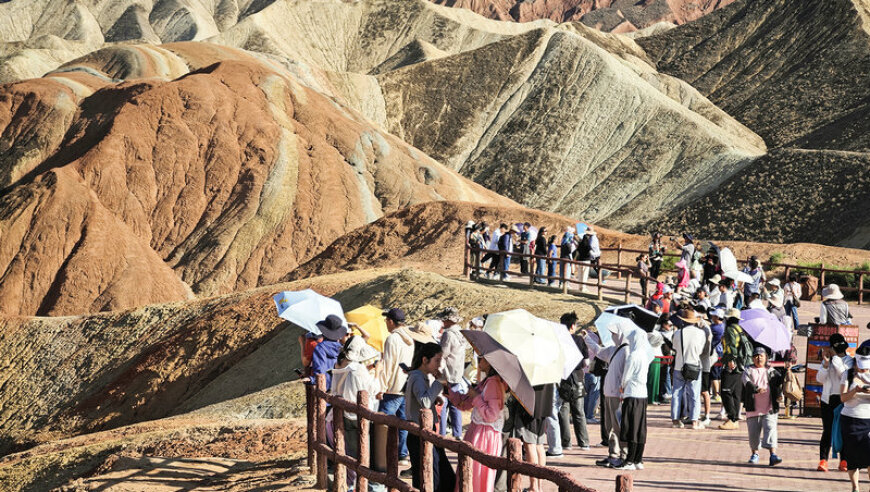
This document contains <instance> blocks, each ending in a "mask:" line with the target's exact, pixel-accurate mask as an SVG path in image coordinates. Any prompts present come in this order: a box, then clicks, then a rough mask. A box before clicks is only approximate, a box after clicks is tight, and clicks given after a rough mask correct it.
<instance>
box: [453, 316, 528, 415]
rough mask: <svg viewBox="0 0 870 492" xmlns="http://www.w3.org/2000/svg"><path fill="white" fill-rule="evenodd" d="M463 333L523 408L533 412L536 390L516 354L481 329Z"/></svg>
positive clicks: (463, 331) (462, 331)
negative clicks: (496, 372)
mask: <svg viewBox="0 0 870 492" xmlns="http://www.w3.org/2000/svg"><path fill="white" fill-rule="evenodd" d="M461 333H462V334H463V335H464V336H465V338H466V339H467V340H468V343H470V344H471V346H472V347H473V348H474V351H475V352H477V355H479V356H481V357H484V358H486V360H487V362H489V363H490V365H491V366H492V367H493V368H495V370H496V371H498V375H499V376H500V377H501V378H502V380H504V382H505V383H506V384H507V385H508V388H510V390H511V393H513V395H514V397H516V399H517V401H519V402H520V404H521V405H522V406H523V408H525V409H526V411H527V412H529V413H532V412H533V411H534V409H535V390H534V388H533V387H532V384H531V383H530V382H529V378H528V377H527V376H526V373H525V372H524V371H523V366H522V365H521V364H520V360H519V358H518V357H517V356H516V354H514V353H513V352H511V351H510V350H508V349H507V348H505V347H504V345H502V344H500V343H498V342H497V341H495V339H494V338H493V337H492V335H490V334H489V333H486V332H483V331H480V330H461Z"/></svg>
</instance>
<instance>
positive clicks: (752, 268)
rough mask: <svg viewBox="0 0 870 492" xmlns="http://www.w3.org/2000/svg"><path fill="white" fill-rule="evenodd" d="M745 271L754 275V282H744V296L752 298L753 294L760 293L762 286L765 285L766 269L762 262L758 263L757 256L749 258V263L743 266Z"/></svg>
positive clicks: (751, 275)
mask: <svg viewBox="0 0 870 492" xmlns="http://www.w3.org/2000/svg"><path fill="white" fill-rule="evenodd" d="M743 273H745V274H747V275H749V276H750V277H752V282H746V283H744V284H743V297H745V298H746V299H750V298H751V297H752V294H759V295H760V294H761V286H762V285H764V281H765V280H766V277H765V275H764V269H762V268H761V264H760V263H758V257H757V256H752V257H750V258H749V261H748V262H747V265H746V266H745V267H744V268H743Z"/></svg>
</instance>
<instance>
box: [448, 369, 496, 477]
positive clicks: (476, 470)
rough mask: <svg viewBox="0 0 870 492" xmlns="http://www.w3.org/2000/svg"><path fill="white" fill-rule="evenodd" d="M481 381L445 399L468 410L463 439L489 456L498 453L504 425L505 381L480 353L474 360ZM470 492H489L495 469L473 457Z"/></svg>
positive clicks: (452, 392)
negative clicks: (480, 375)
mask: <svg viewBox="0 0 870 492" xmlns="http://www.w3.org/2000/svg"><path fill="white" fill-rule="evenodd" d="M478 364H479V365H478V367H479V369H480V371H481V373H482V374H485V376H484V379H483V381H481V382H480V384H478V385H477V387H478V388H480V391H479V392H478V390H476V389H475V388H470V389H469V390H468V393H466V394H464V395H463V394H460V393H457V392H456V391H454V390H453V389H452V388H451V390H450V395H449V399H450V401H452V402H453V404H454V405H456V407H457V408H459V409H462V410H471V424H470V425H469V426H468V430H467V431H466V432H465V440H466V441H468V442H469V443H471V445H472V446H474V447H475V448H477V449H479V450H481V451H483V452H485V453H487V454H491V455H493V456H499V455H500V454H501V445H502V442H501V431H502V427H503V426H504V419H503V418H502V415H501V413H502V409H503V408H504V395H505V392H506V391H507V385H506V384H505V382H504V381H503V380H502V379H501V377H499V376H498V374H497V373H496V372H495V369H493V367H492V366H491V365H489V362H487V360H486V359H485V358H483V357H481V358H480V360H479V362H478ZM471 476H472V482H473V484H474V485H473V490H474V492H491V491H492V490H493V487H494V484H495V470H493V469H491V468H487V467H485V466H483V465H481V464H480V463H478V462H476V461H474V462H472V463H471Z"/></svg>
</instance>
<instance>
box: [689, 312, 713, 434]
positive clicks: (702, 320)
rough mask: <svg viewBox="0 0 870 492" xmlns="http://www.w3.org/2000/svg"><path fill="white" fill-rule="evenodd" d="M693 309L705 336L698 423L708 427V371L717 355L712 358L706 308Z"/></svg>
mask: <svg viewBox="0 0 870 492" xmlns="http://www.w3.org/2000/svg"><path fill="white" fill-rule="evenodd" d="M694 311H695V315H696V316H697V317H698V319H699V321H698V324H697V326H698V327H699V328H701V329H702V330H704V337H705V338H706V343H705V345H704V351H703V352H702V353H701V407H702V412H703V413H702V414H701V420H700V424H701V425H703V426H704V427H709V426H710V423H711V422H710V389H711V387H712V386H711V376H710V372H711V371H712V370H713V364H715V363H716V359H718V357H716V358H714V354H715V346H714V345H713V330H712V329H711V328H710V322H709V321H708V320H707V319H706V318H707V310H706V309H705V308H704V307H703V306H695V309H694Z"/></svg>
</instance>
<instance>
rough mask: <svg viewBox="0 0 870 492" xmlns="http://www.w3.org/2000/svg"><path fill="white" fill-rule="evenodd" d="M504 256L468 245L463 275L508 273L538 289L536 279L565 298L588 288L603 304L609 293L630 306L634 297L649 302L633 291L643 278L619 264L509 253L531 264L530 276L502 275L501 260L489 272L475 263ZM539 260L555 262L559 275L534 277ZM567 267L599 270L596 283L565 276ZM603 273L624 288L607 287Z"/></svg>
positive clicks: (528, 274) (517, 274)
mask: <svg viewBox="0 0 870 492" xmlns="http://www.w3.org/2000/svg"><path fill="white" fill-rule="evenodd" d="M502 253H503V252H502V251H499V250H493V249H478V248H472V247H471V246H469V245H468V244H466V245H465V262H464V263H465V266H464V268H463V274H464V275H465V276H466V277H467V276H468V275H469V273H470V272H471V271H478V272H486V273H495V274H497V275H500V274H502V273H507V274H509V275H516V276H519V277H528V279H529V285H532V286H534V285H535V280H536V279H542V280H544V281H545V282H547V283H549V282H557V281H558V282H559V287H560V288H561V289H562V293H564V294H567V293H569V292H571V291H572V290H574V291H580V292H586V289H585V287H593V290H594V291H595V292H596V294H597V297H598V300H599V301H600V300H602V299H603V298H604V291H609V292H611V293H617V294H620V295H621V296H622V300H623V302H625V303H626V304H627V303H629V302H631V296H634V297H637V298H640V300H641V303H643V302H645V301H646V300H645V299H643V296H641V294H640V293H638V292H635V291H633V290H632V289H631V281H632V278H634V279H635V280H639V277H637V274H636V272H635V271H634V270H633V269H631V268H625V267H621V266H619V265H617V264H609V263H603V262H598V263H593V262H589V261H578V260H572V259H570V258H550V257H547V256H539V255H535V254H531V253H529V254H524V253H509V255H510V257H511V263H513V262H514V261H516V258H523V259H525V260H526V261H528V262H529V268H528V272H526V273H523V272H518V271H515V270H510V271H508V272H502V271H501V270H500V268H501V263H500V261H501V260H497V263H498V265H499V268H486V267H484V266H483V265H482V264H481V265H478V264H474V263H475V262H479V260H480V259H482V258H484V257H485V255H487V254H492V255H494V256H496V257H497V258H499V257H500V255H501V254H502ZM537 260H544V261H545V265H546V264H549V262H554V263H555V265H556V268H555V270H556V272H554V273H557V275H553V276H548V275H537V274H534V273H532V272H534V270H535V268H534V266H535V265H534V263H535V262H536V261H537ZM567 267H571V268H572V269H574V268H590V269H595V271H596V274H595V276H594V277H593V276H590V277H589V280H592V281H586V282H583V281H581V280H580V279H579V278H577V277H576V276H575V275H570V276H568V275H566V274H565V272H567V271H568V268H567ZM602 269H606V270H608V271H609V272H611V274H616V275H617V277H616V278H618V279H624V284H623V286H622V287H619V286H614V285H607V284H606V283H604V277H603V274H602ZM572 284H573V285H576V286H578V288H577V289H572V288H571V285H572Z"/></svg>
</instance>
